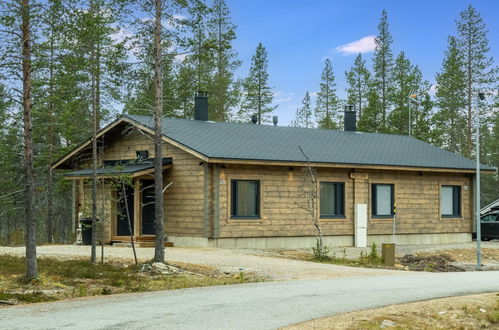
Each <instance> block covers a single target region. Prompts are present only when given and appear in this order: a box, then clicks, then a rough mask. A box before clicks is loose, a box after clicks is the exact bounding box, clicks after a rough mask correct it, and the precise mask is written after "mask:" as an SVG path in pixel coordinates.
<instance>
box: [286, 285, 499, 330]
mask: <svg viewBox="0 0 499 330" xmlns="http://www.w3.org/2000/svg"><path fill="white" fill-rule="evenodd" d="M498 303H499V293H487V294H479V295H472V296H462V297H450V298H442V299H433V300H427V301H420V302H414V303H408V304H400V305H391V306H387V307H381V308H375V309H371V310H365V311H358V312H352V313H345V314H340V315H335V316H331V317H327V318H322V319H316V320H312V321H307V322H303V323H299V324H295V325H291V326H288V327H285V328H283V329H286V330H302V329H376V328H377V329H379V328H390V327H396V329H437V328H438V329H481V328H482V329H483V328H487V329H499V324H491V322H490V321H489V317H490V316H489V315H491V314H493V313H495V312H497V305H496V304H498Z"/></svg>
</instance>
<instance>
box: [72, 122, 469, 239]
mask: <svg viewBox="0 0 499 330" xmlns="http://www.w3.org/2000/svg"><path fill="white" fill-rule="evenodd" d="M105 145H106V148H105V150H104V153H103V155H102V157H101V159H103V160H118V159H134V158H135V157H136V151H137V150H148V151H149V156H150V157H154V148H153V144H152V140H151V139H150V138H149V137H148V135H147V134H142V133H139V132H137V131H135V132H132V133H131V134H126V135H124V134H122V135H120V136H115V137H114V138H109V139H108V141H106V143H105ZM163 155H164V157H172V159H173V167H172V168H170V169H168V170H166V171H165V177H164V180H165V182H164V183H165V184H169V183H170V182H173V184H172V185H171V186H170V187H169V188H168V189H167V190H166V192H165V216H166V234H167V236H186V237H209V238H219V237H220V238H229V237H235V238H237V237H283V236H284V237H286V236H287V237H292V236H313V235H314V229H313V226H312V222H311V219H310V215H309V213H308V212H307V211H305V210H304V209H303V208H301V207H300V204H303V202H304V194H303V187H304V183H303V182H304V180H306V179H307V178H306V176H305V175H306V174H305V171H304V167H301V166H277V165H249V164H246V165H239V164H223V165H222V164H207V163H205V162H203V161H202V160H201V159H199V158H196V157H195V156H193V155H192V154H190V153H187V152H185V151H183V150H181V149H180V148H178V147H176V146H173V145H171V144H168V143H164V149H163ZM317 172H318V177H319V181H324V182H344V184H345V217H344V218H340V219H321V220H320V222H321V226H322V229H323V233H324V235H353V234H354V205H355V204H359V203H363V204H368V212H369V216H368V234H370V235H376V234H391V233H392V224H393V220H392V219H378V218H372V217H371V216H370V214H371V205H370V204H371V186H372V184H373V183H391V184H394V191H395V192H394V193H395V203H396V205H397V233H398V234H418V233H421V234H426V233H469V232H470V231H471V225H472V218H473V216H472V210H471V206H472V195H471V194H472V187H471V179H470V177H469V176H468V175H466V174H463V173H437V172H418V171H400V170H367V169H355V168H334V167H331V168H326V167H319V168H317ZM143 178H144V179H145V178H147V179H153V176H152V175H148V176H145V177H143ZM233 179H254V180H260V189H261V191H260V198H261V200H260V215H261V217H260V219H251V220H250V219H231V216H230V207H231V205H230V203H231V201H230V194H231V191H230V189H231V185H230V180H233ZM80 184H81V181H80ZM441 185H459V186H461V192H462V194H461V195H462V197H461V198H462V201H461V208H462V209H461V216H460V217H457V218H442V217H441V216H440V187H441ZM137 189H138V188H137ZM79 191H80V193H79V194H78V196H80V197H79V202H80V205H81V206H82V207H80V209H82V210H83V211H84V213H85V215H86V216H88V215H89V214H90V213H89V211H90V202H91V198H90V196H91V194H90V190H89V189H88V186H86V187H85V188H83V187H82V188H81V189H80V190H79ZM113 196H115V193H114V192H113V191H111V190H110V189H108V190H106V191H101V192H100V193H99V196H98V203H100V204H99V205H98V209H99V210H100V211H99V212H101V214H100V215H99V217H101V218H105V219H106V235H107V236H108V237H111V235H113V234H114V231H115V221H116V210H115V209H116V203H115V202H113V200H115V199H116V198H115V197H113ZM318 202H319V201H318ZM317 210H319V205H318V203H317ZM139 214H140V211H137V210H136V215H137V216H136V219H138V218H139V217H138V215H139ZM138 226H139V222H136V228H139V227H138ZM136 234H140V233H139V232H136Z"/></svg>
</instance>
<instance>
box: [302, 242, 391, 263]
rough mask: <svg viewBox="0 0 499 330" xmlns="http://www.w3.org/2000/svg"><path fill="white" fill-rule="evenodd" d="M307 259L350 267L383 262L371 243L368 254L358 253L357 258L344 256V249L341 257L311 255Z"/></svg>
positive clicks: (374, 245)
mask: <svg viewBox="0 0 499 330" xmlns="http://www.w3.org/2000/svg"><path fill="white" fill-rule="evenodd" d="M307 260H308V261H313V262H320V263H330V264H335V265H342V266H351V267H381V266H382V264H383V260H382V258H381V257H380V256H379V255H378V253H377V250H376V244H374V243H373V245H372V246H371V251H370V252H369V253H368V254H363V253H361V254H360V257H359V258H357V259H350V258H347V257H346V251H345V253H344V256H343V257H337V256H336V255H333V256H323V257H322V258H317V256H315V255H314V256H313V257H311V258H309V259H307Z"/></svg>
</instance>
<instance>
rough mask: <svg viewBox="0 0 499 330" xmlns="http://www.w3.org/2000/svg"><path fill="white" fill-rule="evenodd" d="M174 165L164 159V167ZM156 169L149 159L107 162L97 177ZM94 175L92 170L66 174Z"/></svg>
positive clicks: (169, 159)
mask: <svg viewBox="0 0 499 330" xmlns="http://www.w3.org/2000/svg"><path fill="white" fill-rule="evenodd" d="M171 163H172V159H171V158H163V166H164V165H169V164H171ZM152 168H154V160H153V159H147V160H143V161H137V160H125V161H122V160H121V161H107V162H105V163H104V166H102V167H98V168H97V176H113V175H119V174H133V173H136V172H140V171H143V170H148V169H152ZM91 175H92V168H86V169H83V170H79V171H75V172H69V173H65V174H64V176H70V177H88V176H91Z"/></svg>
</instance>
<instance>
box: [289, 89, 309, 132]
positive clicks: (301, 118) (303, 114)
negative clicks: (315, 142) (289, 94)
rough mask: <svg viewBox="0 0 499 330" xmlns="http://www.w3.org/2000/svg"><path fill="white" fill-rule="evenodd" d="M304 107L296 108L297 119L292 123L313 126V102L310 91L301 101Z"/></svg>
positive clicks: (294, 125) (305, 126)
mask: <svg viewBox="0 0 499 330" xmlns="http://www.w3.org/2000/svg"><path fill="white" fill-rule="evenodd" d="M301 103H302V107H301V108H299V109H297V110H296V115H295V120H293V122H292V123H291V126H293V127H304V128H313V127H314V123H313V118H312V102H311V100H310V94H309V93H308V91H307V92H306V93H305V96H304V97H303V100H302V101H301Z"/></svg>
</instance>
